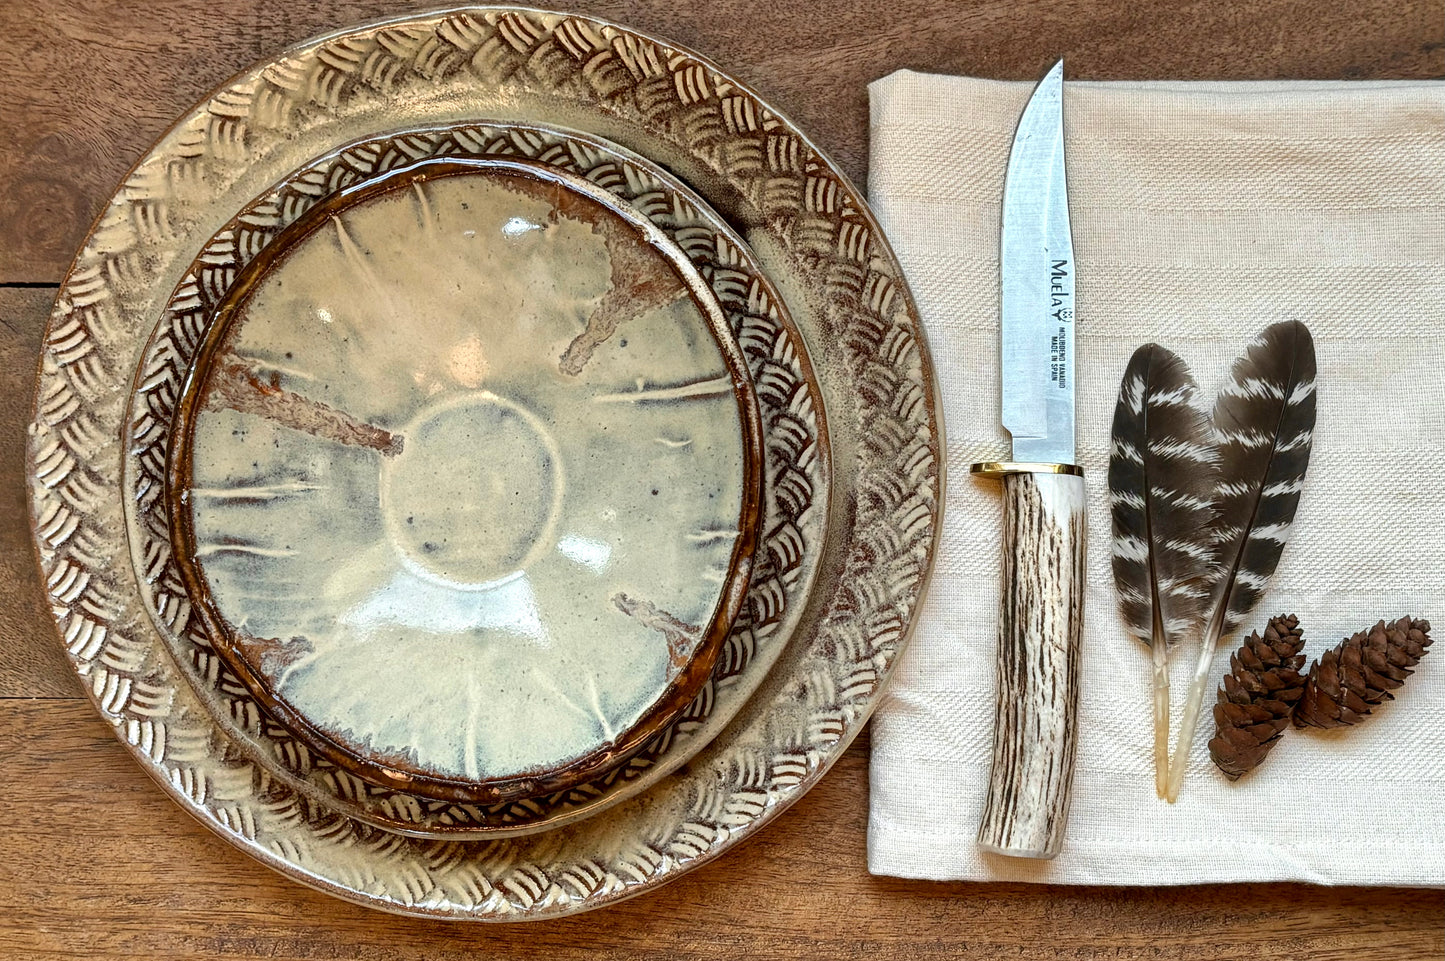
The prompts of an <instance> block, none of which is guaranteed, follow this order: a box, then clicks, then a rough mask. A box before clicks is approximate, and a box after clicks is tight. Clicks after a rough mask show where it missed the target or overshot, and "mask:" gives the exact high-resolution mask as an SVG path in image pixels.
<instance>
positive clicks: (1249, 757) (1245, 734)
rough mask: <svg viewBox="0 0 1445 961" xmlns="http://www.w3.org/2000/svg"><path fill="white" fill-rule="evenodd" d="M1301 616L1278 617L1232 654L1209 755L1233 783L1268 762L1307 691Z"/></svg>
mask: <svg viewBox="0 0 1445 961" xmlns="http://www.w3.org/2000/svg"><path fill="white" fill-rule="evenodd" d="M1304 646H1305V641H1304V632H1303V631H1301V630H1300V626H1299V618H1297V617H1295V616H1294V615H1293V614H1290V615H1288V616H1286V617H1272V618H1270V621H1269V624H1268V625H1267V626H1266V627H1265V629H1264V637H1260V636H1259V632H1258V631H1256V632H1255V633H1253V634H1251V635H1250V636H1249V638H1248V639H1247V640H1246V641H1245V642H1244V644H1243V646H1241V647H1240V649H1239V650H1237V651H1235V652H1234V653H1233V654H1231V655H1230V657H1229V673H1228V674H1226V675H1224V686H1223V687H1221V688H1220V689H1219V698H1218V703H1216V704H1215V705H1214V737H1213V738H1212V739H1211V740H1210V742H1209V756H1210V757H1212V758H1214V763H1215V764H1216V765H1217V766H1218V767H1219V769H1220V770H1221V771H1223V772H1224V776H1225V777H1227V778H1229V779H1230V780H1231V781H1233V780H1236V779H1238V778H1239V777H1241V776H1242V775H1244V774H1245V773H1247V772H1248V771H1250V770H1253V769H1254V768H1255V767H1256V766H1258V765H1259V763H1260V762H1261V761H1263V760H1264V756H1265V755H1266V754H1268V753H1269V751H1270V748H1272V747H1274V742H1275V741H1278V740H1279V739H1280V737H1281V736H1282V735H1283V734H1284V730H1285V728H1287V727H1289V719H1290V714H1291V712H1292V711H1293V710H1294V706H1295V702H1297V701H1298V700H1299V699H1300V695H1302V694H1303V693H1304V683H1305V681H1304V678H1303V677H1302V676H1301V675H1300V668H1302V667H1304V664H1305V657H1304V655H1303V654H1301V653H1300V650H1301V649H1302V648H1303V647H1304Z"/></svg>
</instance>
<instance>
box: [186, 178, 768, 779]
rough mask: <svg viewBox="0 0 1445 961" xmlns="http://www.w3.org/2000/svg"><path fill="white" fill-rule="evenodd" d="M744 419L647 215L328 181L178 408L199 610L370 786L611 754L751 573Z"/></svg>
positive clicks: (277, 243)
mask: <svg viewBox="0 0 1445 961" xmlns="http://www.w3.org/2000/svg"><path fill="white" fill-rule="evenodd" d="M760 449H761V427H760V421H759V415H758V409H757V399H756V396H755V394H754V391H753V387H752V383H751V380H750V377H749V374H748V370H747V367H746V364H745V362H744V360H743V358H742V356H741V353H740V352H739V350H738V347H737V345H736V343H735V342H734V340H733V338H732V333H731V331H730V330H729V329H728V326H727V321H726V318H725V316H724V314H723V311H722V309H721V307H720V306H719V304H718V303H717V300H716V298H715V297H714V296H713V294H712V291H711V290H710V288H709V287H708V285H707V284H706V282H704V281H703V279H702V278H701V277H700V276H699V275H698V273H697V270H696V269H695V268H694V267H693V265H692V263H691V262H690V261H689V260H688V259H687V257H686V255H685V254H684V253H683V252H682V251H681V250H679V249H678V248H677V246H676V245H675V244H674V243H673V242H672V240H671V239H670V238H669V237H667V236H666V235H665V234H664V233H663V232H662V231H660V230H658V228H657V227H656V226H655V225H653V223H652V222H651V221H650V220H648V219H647V218H646V217H645V216H643V215H642V214H640V213H638V212H637V211H636V210H635V209H633V208H631V207H630V206H629V205H627V204H625V203H623V202H622V201H620V200H619V199H618V198H616V197H615V196H613V195H612V194H610V193H608V192H607V191H605V190H603V189H601V188H599V187H598V186H596V185H595V184H593V183H592V182H590V181H588V180H586V179H584V178H581V177H578V176H575V175H572V174H568V173H565V172H563V171H559V170H557V169H555V168H553V167H548V166H544V165H540V164H536V163H533V162H530V161H527V160H517V159H478V158H469V159H448V158H443V159H437V160H429V161H424V162H421V163H417V164H412V165H409V166H406V167H404V168H400V169H396V170H393V171H390V172H388V173H386V174H384V175H382V176H379V177H376V178H373V179H371V180H368V181H367V182H366V183H364V184H362V185H358V186H357V187H355V188H353V189H349V190H344V191H340V192H338V193H336V194H334V195H332V196H331V197H329V198H327V199H326V200H324V201H323V202H321V203H318V204H316V205H315V206H314V207H312V208H311V209H309V210H308V211H306V212H305V213H304V214H303V215H301V216H300V217H299V218H297V219H296V220H295V221H294V222H293V223H291V224H290V225H289V226H288V227H287V228H286V229H285V230H283V231H282V232H281V233H280V235H278V236H277V237H276V239H275V240H274V241H272V242H271V243H270V244H269V245H268V246H267V247H266V248H265V249H264V250H263V251H262V252H261V253H260V254H259V255H258V256H256V257H255V258H254V259H252V260H251V261H250V262H249V263H248V264H247V265H246V266H245V268H243V269H242V270H241V272H240V273H239V274H238V275H237V276H236V278H235V280H234V282H233V283H232V284H231V286H230V288H229V290H228V291H227V293H226V296H225V298H224V299H223V300H222V301H221V302H220V304H219V306H218V307H217V309H216V311H215V317H214V319H213V320H212V321H211V323H210V324H209V326H208V328H207V334H206V339H205V341H204V343H203V344H202V345H201V348H200V350H199V352H198V353H197V355H196V357H195V359H194V361H193V362H192V365H191V369H190V373H189V375H188V377H187V378H186V383H185V390H184V393H183V395H182V397H181V400H180V403H179V404H178V406H177V409H176V419H175V423H174V425H173V427H172V430H171V442H170V447H169V452H168V464H167V467H168V470H167V501H168V508H169V515H170V522H171V535H172V543H173V544H174V545H176V561H177V563H178V565H179V567H180V571H181V575H182V578H183V579H184V581H185V584H186V586H187V594H188V596H189V598H190V599H191V604H192V608H193V610H194V612H195V614H196V615H197V616H198V617H199V618H200V619H201V621H202V622H203V623H204V625H205V628H206V632H207V634H208V636H209V637H210V638H211V639H212V642H213V643H214V644H215V646H216V649H217V652H218V653H219V654H220V655H221V656H222V657H223V658H224V660H225V661H226V663H227V665H228V666H229V667H230V668H231V669H232V671H234V672H235V674H236V675H237V676H238V677H239V678H240V679H241V680H242V681H243V683H245V685H246V686H247V687H248V688H249V689H250V690H251V692H252V693H253V694H254V695H255V696H256V697H257V698H258V699H259V700H260V701H261V702H262V703H264V704H265V705H266V706H267V708H268V711H269V713H271V714H272V715H273V716H274V717H275V718H277V719H278V720H280V721H281V723H283V724H284V725H286V726H287V727H288V728H290V729H291V730H292V731H293V733H295V734H296V735H297V736H298V737H300V738H301V739H302V740H303V741H305V742H306V743H307V744H308V745H310V746H311V747H312V748H313V749H314V750H316V751H317V752H319V753H320V754H321V755H323V756H325V757H326V758H328V759H330V760H331V761H332V762H334V763H335V764H337V765H339V766H341V767H342V768H344V769H346V770H349V771H351V772H353V773H355V774H356V775H357V776H359V777H361V778H363V779H364V780H366V781H368V782H371V783H373V784H377V785H380V786H383V787H388V788H395V789H403V790H406V791H409V792H412V793H415V794H419V795H422V796H425V797H434V798H439V799H445V800H451V801H463V802H483V803H496V802H501V801H507V800H512V799H516V798H524V797H532V796H536V795H545V794H552V793H555V792H557V791H561V790H565V789H567V788H570V787H572V786H575V785H577V784H580V783H582V782H584V781H587V780H589V779H591V778H595V777H597V776H598V775H599V774H602V773H604V772H605V771H607V770H609V769H610V768H612V767H615V766H616V765H618V764H620V763H622V762H623V761H626V760H627V759H628V758H629V757H631V756H632V755H633V754H634V753H636V751H637V750H638V749H639V748H641V747H642V745H643V744H644V743H646V742H647V740H648V739H649V738H651V737H653V736H654V735H655V734H657V733H658V731H660V730H661V729H662V728H663V727H665V726H666V725H667V724H668V723H669V722H670V721H671V720H672V719H673V717H675V716H676V714H677V713H678V712H679V711H681V710H682V709H683V708H685V707H686V706H687V704H688V703H689V702H690V701H691V700H692V699H693V697H694V696H695V695H696V694H697V692H698V690H699V689H700V687H701V686H702V684H703V683H704V682H705V681H706V679H707V677H708V675H709V673H710V672H711V670H712V666H713V662H714V661H715V660H716V657H717V654H718V651H719V649H720V646H721V644H722V642H723V640H724V638H725V637H726V636H727V634H728V632H729V629H730V628H731V626H732V623H733V621H734V619H735V618H736V617H737V614H738V612H739V610H740V608H741V606H742V602H743V599H744V597H745V595H746V592H747V586H748V581H749V573H750V570H751V566H752V558H753V552H754V547H755V545H756V542H757V522H758V514H759V500H760V496H761V487H760V485H761V481H760V471H761V463H762V457H761V453H760Z"/></svg>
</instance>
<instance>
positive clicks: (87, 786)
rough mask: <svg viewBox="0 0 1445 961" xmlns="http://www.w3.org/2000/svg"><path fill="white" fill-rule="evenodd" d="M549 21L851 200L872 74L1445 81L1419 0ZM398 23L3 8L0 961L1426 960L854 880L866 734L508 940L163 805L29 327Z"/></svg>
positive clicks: (365, 0)
mask: <svg viewBox="0 0 1445 961" xmlns="http://www.w3.org/2000/svg"><path fill="white" fill-rule="evenodd" d="M570 5H571V6H572V7H574V8H578V9H580V10H583V11H585V12H589V13H595V14H600V15H602V16H606V17H610V18H613V19H616V20H619V21H621V22H623V23H627V24H630V25H633V26H636V27H638V28H640V29H643V30H646V31H649V32H652V33H654V34H657V35H659V36H662V37H665V38H669V39H673V40H676V41H678V42H680V43H682V44H685V45H688V46H691V47H692V48H694V49H696V50H698V51H700V52H702V53H704V54H706V55H708V56H710V57H712V58H714V59H715V60H717V61H718V62H720V63H721V64H723V65H724V66H725V67H726V68H728V69H729V70H731V71H732V72H734V73H735V74H736V75H737V76H739V77H740V78H742V79H744V80H746V81H748V82H750V83H752V84H753V85H754V86H755V87H756V88H757V89H758V90H759V91H761V92H762V93H763V95H764V96H765V97H767V98H768V99H770V100H771V101H772V102H773V103H774V104H775V105H776V106H777V107H779V108H780V109H781V110H783V111H784V112H786V113H788V114H789V115H791V117H792V118H793V119H794V120H795V121H797V122H798V124H799V125H800V126H801V127H802V128H803V129H804V130H806V131H808V132H809V133H810V134H811V136H812V137H814V138H815V140H816V141H817V142H818V143H819V144H820V145H821V146H822V147H823V149H824V150H826V151H828V152H830V153H831V154H832V155H833V156H834V157H835V158H836V159H837V160H838V161H839V162H840V163H841V164H842V167H843V168H844V170H845V171H847V173H848V174H849V175H851V176H852V177H854V178H855V180H857V181H859V182H862V181H863V180H864V175H865V172H866V163H867V94H866V89H865V85H866V83H867V82H868V81H869V80H872V79H874V78H876V77H879V76H882V75H883V74H886V73H888V72H890V71H891V70H894V69H896V68H899V67H911V68H914V69H919V70H927V71H934V72H950V73H966V74H973V75H979V76H990V77H999V78H1013V79H1026V78H1035V77H1037V76H1039V75H1041V73H1042V71H1043V69H1044V68H1045V67H1046V66H1047V65H1048V64H1049V63H1050V62H1052V60H1053V59H1054V58H1055V57H1057V56H1058V55H1060V54H1063V55H1066V56H1067V58H1068V62H1069V70H1070V76H1071V77H1074V78H1080V79H1126V78H1172V79H1245V78H1255V79H1257V78H1315V79H1328V78H1427V77H1440V76H1442V75H1445V2H1442V0H1239V2H1230V0H1157V2H1149V0H1137V2H1131V0H1059V2H1053V3H1049V2H1033V0H843V2H837V3H829V2H826V0H823V2H819V0H813V2H804V0H713V2H710V3H689V2H687V0H606V2H588V0H574V2H572V3H571V4H570ZM413 7H415V8H417V9H422V8H423V7H421V6H420V5H417V4H413V3H395V2H392V3H388V2H385V0H330V2H327V0H322V2H311V3H308V2H297V0H234V2H229V0H228V2H216V0H151V2H149V3H145V4H140V3H134V4H127V3H123V2H119V0H88V2H74V0H72V2H68V3H60V2H55V0H0V26H3V28H4V31H3V35H4V37H5V40H4V43H3V46H0V518H3V521H0V538H3V541H0V604H3V605H4V607H3V614H0V841H3V850H0V955H6V956H13V957H17V958H27V959H29V958H52V957H81V956H84V957H87V958H255V957H266V958H366V959H369V961H385V959H393V958H395V959H401V958H417V957H425V958H462V957H548V958H552V957H556V958H562V957H580V956H583V955H587V956H591V955H592V954H593V953H594V952H601V953H603V954H604V955H617V956H626V957H636V958H654V957H655V958H668V959H686V958H715V957H716V958H722V957H727V958H739V957H741V958H869V959H886V958H920V959H921V958H935V957H937V958H944V957H947V958H959V957H979V958H994V957H1008V958H1105V957H1107V958H1173V957H1181V958H1191V959H1206V958H1236V957H1248V958H1252V959H1269V958H1311V959H1317V961H1325V959H1348V961H1372V959H1378V961H1406V959H1412V958H1431V959H1437V961H1438V959H1440V958H1442V957H1445V893H1442V892H1439V891H1422V890H1402V889H1383V888H1372V889H1367V888H1333V889H1331V888H1318V887H1309V886H1305V885H1294V884H1260V885H1233V886H1215V887H1194V888H1173V889H1165V888H1153V889H1138V888H1125V889H1106V888H1068V887H1039V886H1028V885H1002V884H941V883H921V882H908V881H900V880H895V879H889V878H875V877H871V876H870V875H869V874H868V873H867V870H866V867H865V857H864V837H865V826H866V820H867V756H868V751H867V743H866V741H867V738H866V735H865V737H864V738H862V739H860V741H859V743H857V744H855V745H854V746H853V748H852V749H851V750H850V751H849V752H848V753H847V755H846V756H845V757H844V759H843V760H842V761H841V762H840V763H839V764H838V765H837V766H836V767H835V768H834V770H833V771H832V772H831V773H830V774H829V775H828V776H827V777H826V778H825V779H824V780H823V782H822V784H821V785H820V786H819V787H818V788H817V789H816V790H814V791H813V792H812V793H811V794H810V795H809V796H808V797H806V798H804V799H803V800H802V801H801V802H800V803H799V804H798V805H797V806H795V807H794V808H793V809H792V810H791V811H789V812H787V813H786V814H785V815H784V816H783V817H782V818H780V819H779V821H778V822H777V823H776V824H775V825H773V826H772V827H771V828H769V829H768V830H766V831H764V832H763V833H761V834H760V835H759V836H757V837H756V838H754V839H752V840H750V841H748V842H746V843H744V844H742V845H740V846H739V847H738V848H737V849H736V850H734V851H732V852H730V853H729V854H727V855H726V856H724V857H722V858H721V859H719V860H718V861H716V862H714V863H712V864H710V865H707V866H706V867H704V868H702V869H700V870H698V871H696V872H694V873H692V874H690V875H688V876H686V877H684V878H682V879H681V880H679V881H677V882H675V883H673V884H671V885H669V886H666V887H664V888H661V889H659V890H657V891H655V892H653V893H651V894H648V895H645V896H643V897H641V898H637V899H634V900H632V901H629V902H626V903H624V904H622V905H619V906H617V907H614V908H610V909H607V910H604V911H602V912H597V913H593V914H588V915H582V916H579V917H575V918H571V919H566V920H562V921H554V922H546V923H540V924H531V925H503V926H491V925H459V924H445V923H440V922H423V921H414V920H408V919H402V918H397V917H392V916H389V915H385V914H381V913H378V912H374V911H369V910H366V909H363V908H359V907H355V906H352V905H350V904H345V903H342V902H340V901H337V900H333V899H331V898H328V897H326V896H323V895H321V894H317V893H315V892H313V891H311V890H309V889H306V888H303V887H301V886H299V885H297V884H294V883H292V882H290V881H288V880H285V879H283V878H281V877H280V876H278V875H275V874H272V873H271V872H270V871H268V870H267V869H265V868H263V867H261V866H260V865H259V864H257V863H256V862H254V861H252V860H250V859H249V858H247V857H246V856H245V855H243V854H241V853H239V852H238V851H236V850H234V849H233V848H231V847H230V846H229V845H227V844H225V843H224V842H222V841H221V840H220V839H219V838H217V837H215V836H214V835H212V834H211V833H210V832H209V831H207V830H206V829H205V828H203V827H201V826H200V825H199V824H197V823H196V822H194V821H192V820H191V819H190V818H189V817H187V816H186V815H185V814H184V813H183V812H182V811H181V810H180V809H179V808H177V807H176V806H175V805H173V804H172V803H171V802H170V801H169V800H168V799H167V798H166V797H165V796H164V795H163V794H162V793H161V792H160V791H159V790H158V789H157V788H156V787H155V785H153V784H152V783H151V782H150V780H149V779H148V777H147V776H146V775H145V774H144V773H142V771H141V770H140V768H139V767H137V766H136V765H135V764H134V763H133V762H132V761H131V760H130V757H129V755H128V754H127V753H126V751H125V750H124V749H122V747H121V746H120V744H119V743H117V742H116V741H115V739H114V738H113V737H112V735H111V733H110V730H109V728H108V727H107V726H106V725H105V724H104V723H103V722H102V721H101V720H100V719H99V717H98V716H97V715H96V714H95V712H94V711H93V710H92V709H91V707H90V705H89V703H88V702H87V701H86V700H85V699H84V696H83V694H82V691H81V688H80V685H79V683H78V682H77V680H76V678H75V676H74V675H73V673H72V672H71V670H70V668H69V667H68V666H67V664H66V662H65V660H64V657H63V656H62V653H61V648H60V644H59V642H58V639H57V637H56V636H55V631H54V628H53V626H52V623H51V621H50V619H49V616H48V614H47V612H46V610H45V606H44V603H43V599H42V598H43V593H42V590H41V586H40V583H39V577H38V575H37V573H36V568H35V561H34V558H33V554H32V548H31V546H30V539H29V534H28V529H27V522H26V516H27V514H26V507H25V496H24V490H23V481H22V469H23V468H22V458H23V444H24V431H25V425H26V423H27V422H28V421H29V417H30V404H31V396H32V393H33V390H34V384H35V373H34V370H35V363H36V358H37V355H38V350H39V343H40V332H41V329H42V326H43V324H44V320H45V316H46V313H47V311H48V309H49V304H50V300H51V298H52V297H53V296H54V289H55V285H56V284H57V283H58V281H59V280H60V279H61V277H62V276H63V274H64V272H65V269H66V266H67V264H68V262H69V260H70V257H71V255H72V254H73V253H74V251H75V250H76V248H77V247H78V246H79V245H80V243H81V241H82V239H83V238H84V237H85V234H86V232H87V230H88V228H89V225H90V223H91V221H92V219H93V218H94V217H95V216H96V215H97V213H98V212H99V211H100V209H101V206H102V204H103V203H104V202H105V201H106V200H107V199H108V198H109V197H110V195H111V193H112V192H113V191H114V189H115V187H116V185H117V183H118V182H119V180H120V178H121V176H122V175H123V174H124V172H125V171H126V169H127V168H128V167H129V165H130V164H131V163H132V162H133V161H134V160H135V159H136V158H137V157H139V156H140V154H141V153H142V152H143V151H144V150H145V149H146V148H147V147H148V146H149V144H150V143H151V142H152V141H153V140H154V139H155V138H156V137H157V136H158V135H159V134H160V133H161V132H162V131H163V130H164V129H165V128H166V126H167V125H168V124H169V123H170V122H171V121H172V120H173V119H174V118H175V117H177V116H179V115H180V114H181V113H182V112H184V111H185V110H187V109H188V108H189V107H190V106H191V105H192V104H193V103H195V102H196V101H197V100H198V99H200V98H201V97H202V96H203V95H204V94H205V93H206V92H207V91H208V90H209V89H211V88H212V87H213V86H215V85H216V84H219V83H220V82H222V81H223V80H225V79H226V78H227V77H229V76H230V75H232V74H233V73H235V72H236V71H238V70H240V69H241V68H243V67H245V66H247V65H249V64H250V63H251V62H253V61H255V60H258V59H262V58H268V57H271V56H273V55H274V54H276V53H277V52H279V51H280V50H281V49H283V48H284V47H286V46H287V45H289V44H292V43H294V42H297V41H300V40H303V39H305V38H307V37H309V36H311V35H313V34H316V33H319V32H323V31H326V30H330V29H333V28H335V27H339V26H344V25H347V24H351V23H356V22H361V21H365V20H368V19H375V18H378V17H381V16H387V15H395V14H400V13H403V12H405V11H406V10H408V9H411V8H413ZM1284 814H1285V812H1280V815H1281V816H1284ZM1261 816H1267V815H1266V813H1265V812H1261ZM1341 816H1342V817H1361V816H1369V817H1381V818H1387V817H1403V818H1408V817H1409V816H1410V813H1409V812H1358V811H1348V812H1346V811H1342V812H1341ZM1321 843H1328V840H1327V832H1326V834H1325V836H1322V838H1321Z"/></svg>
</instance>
